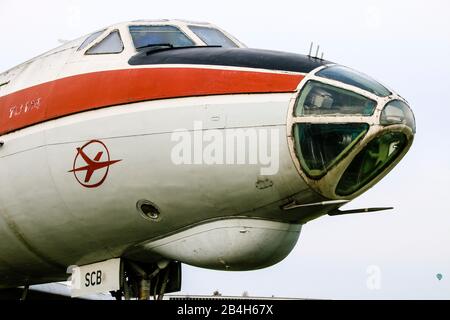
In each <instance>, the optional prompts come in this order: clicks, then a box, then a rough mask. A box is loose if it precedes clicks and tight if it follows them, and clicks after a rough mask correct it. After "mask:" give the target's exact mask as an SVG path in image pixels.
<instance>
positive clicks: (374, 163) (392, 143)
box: [336, 132, 408, 196]
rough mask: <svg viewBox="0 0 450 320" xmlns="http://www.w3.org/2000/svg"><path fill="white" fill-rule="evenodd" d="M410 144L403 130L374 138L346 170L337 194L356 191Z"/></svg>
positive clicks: (345, 194)
mask: <svg viewBox="0 0 450 320" xmlns="http://www.w3.org/2000/svg"><path fill="white" fill-rule="evenodd" d="M407 144H408V141H407V138H406V136H405V135H404V134H403V133H401V132H388V133H385V134H383V135H382V136H380V137H378V138H376V139H374V140H372V141H370V142H369V144H368V145H367V146H366V147H365V148H364V149H363V150H362V151H361V152H360V153H359V154H358V155H357V156H356V157H355V159H354V160H353V161H352V163H351V164H350V165H349V166H348V168H347V169H346V170H345V172H344V174H343V175H342V177H341V180H340V181H339V184H338V185H337V187H336V194H338V195H340V196H347V195H350V194H352V193H355V192H356V191H358V190H359V189H361V188H362V187H364V186H365V185H366V184H368V183H369V182H370V181H372V180H373V179H375V178H376V177H377V176H378V175H379V174H380V173H382V172H383V171H384V170H385V169H386V168H387V167H388V166H389V165H390V164H391V163H392V162H393V161H394V160H395V159H397V158H398V156H399V155H400V154H401V153H402V152H403V150H404V149H405V148H406V146H407Z"/></svg>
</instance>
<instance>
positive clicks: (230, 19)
mask: <svg viewBox="0 0 450 320" xmlns="http://www.w3.org/2000/svg"><path fill="white" fill-rule="evenodd" d="M449 12H450V2H449V1H447V0H427V1H411V0H410V1H380V0H376V1H375V0H374V1H360V0H354V1H351V0H340V1H332V0H330V1H317V0H316V1H299V0H295V1H286V0H277V1H273V0H271V1H262V0H258V1H242V0H237V1H236V0H226V1H225V0H224V1H220V2H219V1H211V0H208V1H195V0H189V1H175V0H172V1H155V0H153V1H134V0H128V1H115V0H109V1H92V0H73V1H64V0H61V1H50V0H39V1H23V0H0V27H1V28H0V30H1V31H0V39H1V41H2V44H1V49H2V50H1V53H0V71H3V70H6V69H9V68H10V67H13V66H15V65H16V64H19V63H21V62H23V61H25V60H27V59H29V58H32V57H34V56H36V55H38V54H40V53H43V52H44V51H47V50H49V49H52V48H53V47H56V46H57V45H59V43H58V40H69V39H73V38H76V37H78V36H81V35H83V34H87V33H89V32H92V31H95V30H96V29H99V28H101V27H103V26H107V25H109V24H113V23H116V22H120V21H126V20H136V19H141V18H145V19H159V18H181V19H188V20H201V21H209V22H212V23H215V24H217V25H220V26H221V27H223V28H224V29H226V30H227V31H229V32H230V33H232V34H233V35H235V36H236V37H237V38H238V39H240V40H241V41H243V42H244V43H246V44H247V45H248V46H250V47H257V48H267V49H274V50H282V51H290V52H296V53H307V51H308V49H309V44H310V41H314V42H316V43H319V44H320V46H321V48H323V49H324V51H325V58H326V59H328V60H331V61H334V62H337V63H341V64H344V65H347V66H349V67H353V68H355V69H358V70H360V71H363V72H365V73H367V74H369V75H372V76H373V77H375V78H376V79H378V80H380V81H381V82H382V83H384V84H386V85H388V86H389V87H391V88H393V89H394V90H396V91H397V92H398V93H400V94H401V95H402V96H403V97H405V98H406V99H407V100H408V101H409V102H410V104H411V106H412V109H413V111H414V113H415V116H416V121H417V134H416V140H415V142H414V144H413V146H412V148H411V150H410V152H409V153H408V154H407V155H406V157H405V158H404V159H403V161H402V162H400V164H399V165H398V166H397V167H396V168H395V169H394V170H393V171H392V172H391V173H390V174H389V175H388V176H387V177H386V178H385V179H384V180H382V181H381V182H380V183H378V184H377V185H376V186H375V187H374V188H372V189H371V190H369V191H368V192H366V193H365V194H364V195H362V196H361V197H359V198H358V199H356V200H355V201H353V202H352V203H350V204H349V205H347V206H346V208H359V207H370V206H394V207H395V210H393V211H390V212H387V213H374V214H370V215H353V216H343V217H323V218H320V219H318V220H315V221H313V222H310V223H308V224H307V225H305V226H304V228H303V231H302V234H301V236H300V240H299V242H298V244H297V246H296V248H295V249H294V250H293V252H292V253H291V254H290V256H289V257H288V258H286V259H285V260H284V261H282V262H281V263H279V264H278V265H276V266H273V267H271V268H267V269H264V270H260V271H251V272H237V273H234V272H217V271H209V270H204V269H198V268H193V267H188V266H185V267H184V270H183V271H184V274H183V277H184V279H183V280H184V282H183V292H184V293H189V294H211V293H212V292H213V291H214V290H216V289H217V290H219V291H220V292H221V293H223V294H227V295H228V294H230V295H240V294H242V292H243V291H248V292H249V293H250V295H259V296H271V295H276V296H285V297H304V298H333V299H339V298H363V299H366V298H369V299H370V298H400V299H402V298H438V299H450V247H449V245H450V201H449V198H448V197H449V196H450V195H449V191H450V139H449V130H450V125H449V121H450V19H449V17H448V15H449ZM371 266H372V267H371ZM373 266H375V267H373ZM368 268H369V269H370V270H372V271H373V270H375V271H377V270H379V271H380V272H381V273H380V275H381V278H380V279H381V282H380V286H376V287H377V288H378V289H373V287H371V286H368V285H367V280H368V277H369V274H368V273H367V271H368ZM370 270H369V271H370ZM437 273H441V274H442V275H443V278H442V280H440V281H439V280H438V279H437V278H436V274H437Z"/></svg>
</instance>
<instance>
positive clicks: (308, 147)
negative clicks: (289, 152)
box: [294, 123, 369, 178]
mask: <svg viewBox="0 0 450 320" xmlns="http://www.w3.org/2000/svg"><path fill="white" fill-rule="evenodd" d="M368 129H369V125H368V124H365V123H345V124H310V123H298V124H295V125H294V139H295V148H296V153H297V157H298V159H299V161H300V163H301V165H302V167H303V169H304V170H305V172H306V173H307V175H308V176H310V177H312V178H320V177H321V176H323V175H324V174H325V173H326V172H327V170H328V169H329V168H330V167H332V166H333V165H334V164H335V163H337V162H338V161H339V160H340V159H341V158H342V157H343V156H344V155H345V154H346V153H347V152H348V151H349V150H350V149H351V148H352V147H353V145H354V144H355V143H356V142H357V141H358V140H359V139H360V138H362V137H363V136H364V135H365V134H366V132H367V130H368Z"/></svg>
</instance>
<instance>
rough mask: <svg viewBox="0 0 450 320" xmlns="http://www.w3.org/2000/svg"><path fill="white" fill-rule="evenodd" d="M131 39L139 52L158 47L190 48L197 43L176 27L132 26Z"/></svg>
mask: <svg viewBox="0 0 450 320" xmlns="http://www.w3.org/2000/svg"><path fill="white" fill-rule="evenodd" d="M130 33H131V37H132V38H133V43H134V46H135V47H136V49H137V50H139V49H142V48H145V47H150V46H157V45H171V46H173V47H188V46H193V45H195V43H194V42H193V41H192V40H191V39H189V38H188V37H187V36H186V35H185V34H184V33H183V32H182V31H181V30H180V29H178V28H177V27H174V26H130Z"/></svg>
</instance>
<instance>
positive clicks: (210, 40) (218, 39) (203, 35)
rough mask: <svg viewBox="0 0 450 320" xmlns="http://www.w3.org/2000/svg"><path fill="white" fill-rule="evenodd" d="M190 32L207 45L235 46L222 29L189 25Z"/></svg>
mask: <svg viewBox="0 0 450 320" xmlns="http://www.w3.org/2000/svg"><path fill="white" fill-rule="evenodd" d="M189 29H191V31H192V32H194V33H195V34H196V35H197V37H199V38H200V39H201V40H202V41H203V42H204V43H205V44H206V45H208V46H221V47H223V48H237V45H236V44H235V43H234V42H233V41H231V39H230V38H228V37H227V36H226V35H225V34H224V33H223V32H222V31H220V30H218V29H214V28H210V27H201V26H189Z"/></svg>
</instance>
